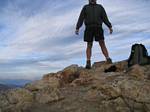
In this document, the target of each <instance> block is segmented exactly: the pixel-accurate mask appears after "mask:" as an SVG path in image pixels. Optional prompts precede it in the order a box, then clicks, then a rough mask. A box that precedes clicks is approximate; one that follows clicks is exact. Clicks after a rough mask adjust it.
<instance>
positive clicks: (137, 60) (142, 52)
mask: <svg viewBox="0 0 150 112" xmlns="http://www.w3.org/2000/svg"><path fill="white" fill-rule="evenodd" d="M135 64H139V65H147V64H150V56H148V52H147V49H146V48H145V46H144V45H143V44H134V45H132V48H131V54H130V57H129V59H128V67H131V66H132V65H135Z"/></svg>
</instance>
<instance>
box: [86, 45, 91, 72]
mask: <svg viewBox="0 0 150 112" xmlns="http://www.w3.org/2000/svg"><path fill="white" fill-rule="evenodd" d="M92 46H93V42H87V49H86V57H87V62H86V68H87V69H90V68H91V56H92Z"/></svg>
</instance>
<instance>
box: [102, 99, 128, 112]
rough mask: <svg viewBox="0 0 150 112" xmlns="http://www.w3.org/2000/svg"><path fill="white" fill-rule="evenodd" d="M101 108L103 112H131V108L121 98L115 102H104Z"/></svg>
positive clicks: (114, 100)
mask: <svg viewBox="0 0 150 112" xmlns="http://www.w3.org/2000/svg"><path fill="white" fill-rule="evenodd" d="M100 108H101V111H102V112H131V111H130V108H129V107H128V106H127V105H126V103H125V102H124V100H123V99H122V98H120V97H118V98H116V99H113V100H106V101H102V103H101V104H100Z"/></svg>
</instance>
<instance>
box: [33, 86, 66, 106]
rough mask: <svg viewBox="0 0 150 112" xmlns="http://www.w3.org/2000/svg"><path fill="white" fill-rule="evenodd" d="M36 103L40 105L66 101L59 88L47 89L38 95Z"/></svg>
mask: <svg viewBox="0 0 150 112" xmlns="http://www.w3.org/2000/svg"><path fill="white" fill-rule="evenodd" d="M35 96H36V101H37V102H39V103H44V104H45V103H52V102H56V101H59V100H62V99H64V97H63V96H62V95H61V93H60V91H59V90H58V89H57V88H46V89H42V90H40V91H39V92H38V93H36V95H35Z"/></svg>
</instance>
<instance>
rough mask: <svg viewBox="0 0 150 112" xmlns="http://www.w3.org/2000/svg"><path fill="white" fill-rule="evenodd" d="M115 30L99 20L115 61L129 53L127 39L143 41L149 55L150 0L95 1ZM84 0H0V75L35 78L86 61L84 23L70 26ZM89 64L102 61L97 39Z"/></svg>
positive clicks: (12, 77)
mask: <svg viewBox="0 0 150 112" xmlns="http://www.w3.org/2000/svg"><path fill="white" fill-rule="evenodd" d="M97 2H98V3H99V4H102V5H103V6H104V8H105V10H106V12H107V15H108V17H109V20H110V21H111V23H112V25H113V29H114V33H113V34H112V35H110V34H109V32H108V28H107V27H106V26H105V25H103V28H104V31H105V41H106V46H107V48H108V51H109V54H110V56H111V58H112V59H113V61H114V62H116V61H121V60H125V59H127V58H128V57H129V55H130V50H131V46H132V44H135V43H142V44H144V45H145V46H146V48H147V49H148V52H149V54H150V14H149V11H150V7H149V6H150V0H97ZM87 3H88V0H32V1H31V0H0V80H1V79H5V80H7V79H8V80H9V79H27V80H36V79H39V78H41V77H42V76H43V74H46V73H50V72H57V71H59V70H62V69H63V68H65V67H66V66H69V65H71V64H78V65H79V66H85V61H86V55H85V50H86V43H85V42H83V32H84V25H83V27H82V28H81V29H80V34H79V36H77V35H75V33H74V31H75V26H76V22H77V20H78V17H79V13H80V11H81V9H82V7H83V6H84V5H85V4H87ZM92 50H93V52H92V59H91V60H92V63H93V62H95V61H102V60H105V58H104V56H103V54H102V52H101V49H100V47H99V45H98V43H96V42H94V46H93V48H92Z"/></svg>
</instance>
